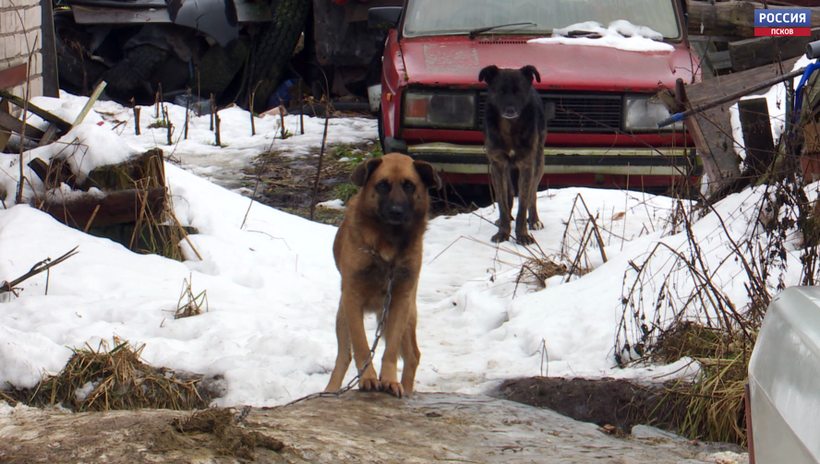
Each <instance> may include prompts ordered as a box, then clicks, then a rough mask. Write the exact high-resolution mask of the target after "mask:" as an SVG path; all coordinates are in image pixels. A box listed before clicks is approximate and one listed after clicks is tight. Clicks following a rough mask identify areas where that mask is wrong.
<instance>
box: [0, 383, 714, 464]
mask: <svg viewBox="0 0 820 464" xmlns="http://www.w3.org/2000/svg"><path fill="white" fill-rule="evenodd" d="M190 415H191V414H190V413H187V412H175V411H164V410H162V411H155V410H147V411H141V412H127V411H117V412H105V413H82V414H71V413H66V412H59V411H43V410H39V409H32V408H26V407H17V408H11V407H8V406H6V405H4V404H2V403H0V462H3V463H16V464H20V463H38V462H61V463H80V462H94V463H123V462H129V463H148V462H151V463H235V462H248V461H249V458H250V459H253V462H259V463H307V462H311V463H338V462H360V463H374V464H375V463H395V462H408V463H411V462H412V463H441V462H477V463H549V464H552V463H555V464H558V463H576V464H586V463H593V462H594V463H599V464H600V463H619V464H637V463H652V464H666V463H669V464H672V463H676V464H677V463H690V464H697V463H703V462H715V458H714V457H713V456H710V453H714V452H716V451H717V449H715V448H712V447H709V446H704V445H700V446H693V445H691V444H688V443H686V442H680V441H674V440H666V439H658V438H653V439H634V438H625V439H622V438H616V437H613V436H611V435H607V434H605V433H603V432H602V431H600V430H599V428H598V427H597V426H596V425H594V424H590V423H585V422H578V421H575V420H573V419H569V418H567V417H565V416H561V415H559V414H558V413H555V412H553V411H550V410H547V409H538V408H533V407H530V406H526V405H522V404H518V403H514V402H511V401H506V400H500V399H495V398H490V397H486V396H467V395H457V394H433V393H428V394H414V395H412V396H411V397H409V398H405V399H402V400H398V399H395V398H392V397H390V396H387V395H384V394H365V393H359V392H350V393H347V394H345V395H343V396H342V397H340V398H319V399H315V400H311V401H307V402H304V403H298V404H295V405H292V406H289V407H285V408H273V409H253V410H251V411H250V413H249V414H248V415H247V417H246V418H245V420H244V427H242V428H236V427H234V428H233V430H234V432H235V431H236V430H241V434H243V436H242V437H240V438H236V437H238V436H239V435H237V434H236V433H234V434H233V435H231V433H227V432H225V430H230V429H231V427H232V426H231V425H230V424H232V423H233V420H228V421H226V422H228V426H227V428H225V427H223V428H221V429H219V428H214V429H213V430H210V431H206V432H201V431H200V432H196V433H187V434H184V435H183V434H181V433H179V431H178V429H179V426H178V423H177V425H174V423H173V422H172V421H173V419H175V418H177V419H182V420H183V421H184V419H185V418H188V417H190ZM253 432H256V434H253ZM249 434H253V435H254V436H255V438H253V439H250V440H245V438H247V437H248V436H249ZM225 437H227V438H225ZM232 437H233V438H232ZM265 438H273V439H275V440H281V442H283V443H284V445H285V446H284V449H282V450H281V451H278V452H277V451H274V450H273V448H275V447H274V446H270V443H271V442H273V443H275V440H269V439H265ZM232 439H233V440H234V442H237V440H238V441H239V442H242V443H245V444H250V446H251V448H249V449H248V448H245V451H243V453H239V454H240V456H241V457H237V456H236V455H230V451H226V450H228V449H234V448H231V447H230V446H227V445H226V444H230V441H231V440H232ZM234 444H235V443H234ZM254 446H255V447H254ZM220 450H221V452H222V453H223V454H220ZM224 453H229V454H227V455H226V454H224ZM248 453H250V454H248Z"/></svg>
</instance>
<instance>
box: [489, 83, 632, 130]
mask: <svg viewBox="0 0 820 464" xmlns="http://www.w3.org/2000/svg"><path fill="white" fill-rule="evenodd" d="M541 100H542V101H543V102H544V108H545V109H546V112H547V128H548V130H549V131H555V132H597V133H607V132H609V133H613V132H617V131H618V130H620V128H621V119H622V115H623V110H622V102H623V98H622V97H621V95H595V94H557V93H542V94H541ZM486 108H487V93H486V92H481V93H480V94H479V97H478V118H479V128H480V129H482V130H483V129H484V112H485V111H486Z"/></svg>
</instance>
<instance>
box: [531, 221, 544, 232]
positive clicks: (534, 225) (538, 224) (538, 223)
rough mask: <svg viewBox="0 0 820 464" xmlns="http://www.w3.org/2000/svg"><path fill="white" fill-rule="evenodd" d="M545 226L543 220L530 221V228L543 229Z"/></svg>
mask: <svg viewBox="0 0 820 464" xmlns="http://www.w3.org/2000/svg"><path fill="white" fill-rule="evenodd" d="M543 228H544V223H543V222H541V221H537V220H536V221H532V222H530V230H541V229H543Z"/></svg>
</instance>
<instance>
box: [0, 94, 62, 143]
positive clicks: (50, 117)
mask: <svg viewBox="0 0 820 464" xmlns="http://www.w3.org/2000/svg"><path fill="white" fill-rule="evenodd" d="M0 97H2V98H5V99H6V100H8V101H10V102H12V103H14V104H15V105H17V106H19V107H20V108H23V106H24V105H25V106H26V108H28V111H30V112H32V113H34V114H36V115H37V116H40V117H41V118H43V120H45V121H48V122H50V123H52V124H56V125H57V128H58V129H60V130H61V131H63V132H68V131H69V130H71V123H70V122H68V121H66V120H64V119H62V118H60V117H59V116H56V115H54V114H52V113H49V112H48V111H46V110H44V109H42V108H40V107H39V106H37V105H35V104H33V103H31V102H28V103H26V101H25V100H23V99H22V98H20V97H18V96H17V95H14V94H12V93H11V92H9V91H8V90H3V89H0Z"/></svg>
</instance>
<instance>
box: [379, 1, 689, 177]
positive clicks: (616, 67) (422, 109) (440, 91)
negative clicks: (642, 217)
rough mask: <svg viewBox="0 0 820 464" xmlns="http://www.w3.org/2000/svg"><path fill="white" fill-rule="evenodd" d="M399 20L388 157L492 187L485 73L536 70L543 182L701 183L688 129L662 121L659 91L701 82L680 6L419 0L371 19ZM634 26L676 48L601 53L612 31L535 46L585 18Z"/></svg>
mask: <svg viewBox="0 0 820 464" xmlns="http://www.w3.org/2000/svg"><path fill="white" fill-rule="evenodd" d="M398 13H400V17H398V19H397V23H396V24H397V27H394V28H393V29H391V30H390V31H389V33H388V36H387V40H386V43H385V50H384V58H383V72H382V95H381V112H380V117H381V124H380V130H381V136H382V138H383V144H384V145H385V151H386V152H390V151H398V152H403V153H407V154H409V155H411V156H413V157H414V158H415V159H419V160H424V161H428V162H430V163H432V164H433V165H434V166H435V167H436V168H437V169H438V170H439V172H440V173H441V174H442V177H443V178H444V179H445V180H446V181H448V182H450V183H453V184H465V183H488V165H487V161H486V157H485V155H484V148H483V136H482V123H483V111H484V105H485V98H486V86H485V85H484V84H483V83H479V81H478V75H479V71H480V70H481V69H482V68H483V67H485V66H488V65H496V66H499V67H501V68H519V67H521V66H523V65H533V66H535V67H536V68H537V69H538V71H539V72H540V74H541V82H540V83H537V82H536V83H534V84H535V87H536V89H537V90H538V92H539V93H540V95H541V98H542V100H543V102H544V105H545V108H546V110H547V115H548V118H549V121H548V135H547V140H546V151H545V160H546V161H545V162H546V168H545V174H544V177H543V179H542V181H541V184H542V186H543V185H548V186H603V187H617V188H639V189H643V188H646V189H649V188H653V189H667V188H669V187H670V186H672V185H673V184H679V183H681V181H683V183H684V184H688V185H690V186H691V185H693V184H694V183H696V182H697V180H698V179H699V176H700V172H701V168H700V167H699V166H698V162H697V156H696V153H695V150H694V149H693V147H692V143H691V139H690V138H689V137H687V136H686V134H685V133H684V132H683V128H682V126H680V125H678V126H677V127H674V128H669V129H663V130H659V129H658V128H657V126H656V123H657V121H660V120H661V119H663V118H664V117H666V115H668V112H667V110H666V109H665V108H663V106H662V105H661V103H660V102H659V101H657V100H655V99H653V96H654V95H655V94H656V93H657V92H658V91H659V90H660V89H661V88H664V87H666V88H674V85H675V80H676V79H678V78H681V79H683V81H684V82H687V83H688V82H692V81H695V80H699V79H700V75H699V71H698V61H697V59H696V58H695V57H694V56H693V54H692V52H691V51H690V48H689V44H688V42H687V38H686V27H685V24H684V22H683V19H682V18H683V13H684V12H683V6H682V4H681V3H680V2H678V1H677V0H641V1H632V2H626V1H619V0H606V1H601V2H577V1H568V0H544V1H541V2H530V1H526V0H503V1H502V0H453V1H447V2H441V1H434V0H407V1H406V2H405V3H404V6H403V7H402V9H401V10H397V9H387V8H382V9H372V10H371V20H372V21H371V22H373V23H376V22H378V21H380V20H381V21H383V20H384V19H385V18H388V19H393V18H391V15H396V16H398ZM623 19H625V20H628V21H630V22H631V23H632V24H635V25H640V26H648V27H650V28H652V29H655V30H658V32H660V33H661V34H663V37H662V42H664V43H666V44H669V45H670V46H671V47H667V48H669V49H670V50H667V51H663V52H653V51H626V50H623V49H617V48H612V47H607V46H594V45H590V44H589V42H590V41H594V40H601V38H600V36H596V34H594V33H592V32H591V31H585V30H579V31H574V30H573V31H571V34H570V35H571V36H572V37H569V38H568V39H571V38H574V37H577V38H578V39H579V40H578V43H577V44H576V43H574V42H573V41H572V40H565V41H563V43H549V44H545V43H533V42H530V40H531V39H535V38H540V37H550V36H551V35H552V34H553V30H557V29H558V28H566V27H567V26H570V25H573V24H578V23H582V22H583V21H597V22H598V23H601V24H603V25H604V27H606V25H607V24H609V23H610V22H612V21H615V20H623ZM579 26H584V25H583V24H579ZM471 31H472V33H471Z"/></svg>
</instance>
